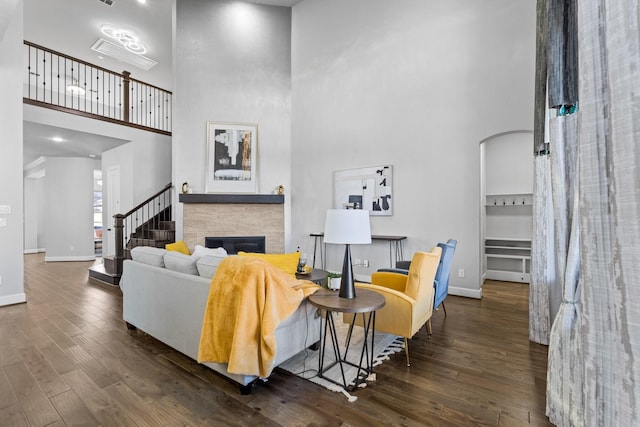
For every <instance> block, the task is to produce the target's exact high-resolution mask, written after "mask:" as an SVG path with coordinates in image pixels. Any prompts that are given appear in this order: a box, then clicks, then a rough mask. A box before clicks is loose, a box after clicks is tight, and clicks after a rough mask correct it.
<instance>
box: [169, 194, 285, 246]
mask: <svg viewBox="0 0 640 427" xmlns="http://www.w3.org/2000/svg"><path fill="white" fill-rule="evenodd" d="M180 202H181V204H182V209H183V221H184V222H183V240H184V241H185V243H186V244H187V246H188V247H189V248H195V246H196V245H202V244H203V242H204V241H205V238H206V237H210V236H229V237H231V236H264V240H265V248H264V251H263V252H266V253H271V254H277V253H283V252H284V234H285V233H284V224H285V219H284V196H283V195H279V194H180Z"/></svg>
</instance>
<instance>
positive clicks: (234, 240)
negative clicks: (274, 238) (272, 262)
mask: <svg viewBox="0 0 640 427" xmlns="http://www.w3.org/2000/svg"><path fill="white" fill-rule="evenodd" d="M204 246H205V247H207V248H224V249H225V250H226V251H227V253H228V254H237V253H238V252H240V251H243V252H259V253H265V248H266V245H265V238H264V236H232V237H229V236H224V237H205V238H204Z"/></svg>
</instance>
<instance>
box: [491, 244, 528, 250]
mask: <svg viewBox="0 0 640 427" xmlns="http://www.w3.org/2000/svg"><path fill="white" fill-rule="evenodd" d="M484 248H485V249H506V250H508V251H510V250H521V251H530V250H531V248H530V247H529V246H493V245H485V246H484Z"/></svg>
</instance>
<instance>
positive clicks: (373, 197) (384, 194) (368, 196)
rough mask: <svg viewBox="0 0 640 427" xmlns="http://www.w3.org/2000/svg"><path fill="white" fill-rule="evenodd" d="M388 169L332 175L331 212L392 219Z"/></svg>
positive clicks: (343, 171)
mask: <svg viewBox="0 0 640 427" xmlns="http://www.w3.org/2000/svg"><path fill="white" fill-rule="evenodd" d="M392 179H393V168H392V167H391V165H382V166H374V167H370V168H358V169H346V170H340V171H335V172H334V173H333V206H334V208H335V209H365V210H368V211H369V215H373V216H390V215H393V198H392V191H391V189H392V187H391V182H392Z"/></svg>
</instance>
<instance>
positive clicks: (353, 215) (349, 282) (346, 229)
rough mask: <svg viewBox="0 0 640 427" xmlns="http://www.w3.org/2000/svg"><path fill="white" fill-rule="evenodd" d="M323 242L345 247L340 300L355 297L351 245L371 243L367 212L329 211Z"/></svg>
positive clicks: (352, 210) (355, 210) (356, 210)
mask: <svg viewBox="0 0 640 427" xmlns="http://www.w3.org/2000/svg"><path fill="white" fill-rule="evenodd" d="M324 242H325V243H334V244H342V245H346V247H345V251H344V261H343V263H342V281H341V283H340V293H339V296H340V297H341V298H348V299H352V298H355V297H356V288H355V285H354V283H353V266H352V265H351V249H350V246H351V245H365V244H370V243H371V224H370V222H369V211H366V210H358V209H330V210H328V211H327V217H326V221H325V225H324Z"/></svg>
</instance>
